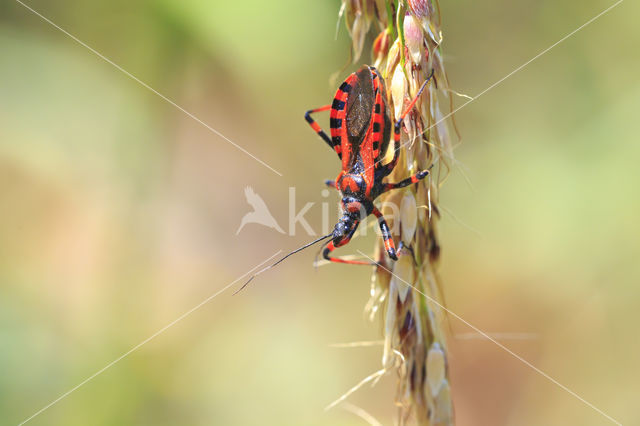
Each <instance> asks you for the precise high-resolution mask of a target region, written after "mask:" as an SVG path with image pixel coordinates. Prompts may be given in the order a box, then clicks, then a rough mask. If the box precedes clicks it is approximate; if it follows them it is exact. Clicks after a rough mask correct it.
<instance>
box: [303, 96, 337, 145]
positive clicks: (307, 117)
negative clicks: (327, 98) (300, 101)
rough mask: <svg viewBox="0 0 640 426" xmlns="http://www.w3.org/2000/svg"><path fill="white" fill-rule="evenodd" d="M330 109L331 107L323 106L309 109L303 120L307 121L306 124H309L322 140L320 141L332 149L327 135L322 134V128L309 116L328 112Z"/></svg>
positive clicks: (331, 143)
mask: <svg viewBox="0 0 640 426" xmlns="http://www.w3.org/2000/svg"><path fill="white" fill-rule="evenodd" d="M330 109H331V105H325V106H323V107H320V108H316V109H310V110H309V111H307V112H306V113H305V114H304V118H305V120H307V123H309V125H310V126H311V128H312V129H313V130H315V132H316V133H317V134H318V135H319V136H320V137H321V138H322V140H323V141H325V142H326V143H327V145H329V147H330V148H331V149H334V148H333V142H332V141H331V138H330V137H329V136H327V134H326V133H325V132H324V130H322V128H321V127H320V125H319V124H318V123H316V121H315V120H314V119H313V118H312V117H311V114H313V113H316V112H320V111H328V110H330Z"/></svg>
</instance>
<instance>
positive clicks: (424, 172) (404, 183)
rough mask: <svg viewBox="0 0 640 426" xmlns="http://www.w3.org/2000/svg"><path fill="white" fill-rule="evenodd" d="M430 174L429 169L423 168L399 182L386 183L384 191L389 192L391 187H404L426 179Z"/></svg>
mask: <svg viewBox="0 0 640 426" xmlns="http://www.w3.org/2000/svg"><path fill="white" fill-rule="evenodd" d="M428 175H429V170H422V171H420V172H418V173H416V174H415V175H413V176H411V177H408V178H406V179H404V180H401V181H400V182H398V183H385V184H384V188H383V190H382V192H387V191H389V190H391V189H396V188H404V187H405V186H409V185H411V184H413V183H418V181H420V180H422V179H424V178H425V177H427V176H428Z"/></svg>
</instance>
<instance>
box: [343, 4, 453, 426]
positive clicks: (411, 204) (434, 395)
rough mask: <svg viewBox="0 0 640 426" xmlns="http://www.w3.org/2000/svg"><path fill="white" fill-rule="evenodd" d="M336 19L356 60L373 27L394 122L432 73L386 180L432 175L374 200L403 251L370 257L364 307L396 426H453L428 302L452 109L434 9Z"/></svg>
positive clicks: (358, 8)
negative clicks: (378, 322)
mask: <svg viewBox="0 0 640 426" xmlns="http://www.w3.org/2000/svg"><path fill="white" fill-rule="evenodd" d="M436 1H437V0H436ZM341 11H342V12H344V13H345V21H346V23H347V27H348V28H349V32H350V34H351V35H352V38H353V49H354V52H355V55H354V57H355V58H356V60H357V58H358V57H359V56H360V52H361V51H362V46H363V43H364V39H365V35H366V34H363V31H364V32H365V33H366V31H368V30H370V29H371V28H379V33H378V35H377V37H376V39H375V41H374V43H373V52H372V59H373V65H374V66H375V67H376V68H378V69H379V70H380V71H381V72H382V75H383V77H384V78H385V80H386V83H387V87H388V89H389V90H388V96H389V99H388V103H389V106H390V110H391V111H392V112H393V115H394V118H396V119H397V117H399V116H400V114H401V113H402V112H403V111H404V109H405V108H406V107H407V105H408V103H409V102H410V100H411V99H412V97H413V96H415V94H416V93H417V91H418V89H419V88H420V86H421V85H422V83H423V82H424V81H425V80H426V79H427V78H428V77H429V75H430V73H431V70H432V69H433V71H434V77H435V79H434V81H433V82H431V83H430V84H429V85H428V88H427V90H425V93H424V94H423V96H422V99H421V101H420V102H418V103H417V104H416V108H415V109H414V110H413V111H412V112H411V113H409V115H408V116H407V118H406V119H405V121H404V125H403V131H402V135H401V147H402V148H401V152H400V158H399V161H398V164H397V166H396V168H395V169H394V171H393V173H392V174H391V175H390V176H389V178H388V180H389V181H391V182H397V181H399V180H401V179H403V178H405V177H407V176H409V175H410V174H413V173H415V172H417V171H418V170H423V169H426V168H428V167H430V166H432V165H434V167H433V169H432V174H431V176H430V177H429V178H427V179H424V180H422V181H420V182H419V183H418V184H415V185H412V186H410V187H407V188H406V189H404V190H397V191H391V192H389V193H387V194H385V195H383V196H382V197H380V198H381V199H380V201H381V204H382V211H383V213H384V214H385V217H387V220H388V222H389V225H390V227H391V228H392V230H393V233H394V240H395V243H396V246H399V244H400V243H401V242H402V245H403V246H404V247H405V248H404V249H402V250H400V252H399V259H398V260H397V261H396V262H392V261H389V259H388V257H387V255H386V252H385V249H384V245H383V244H382V243H381V240H380V239H378V240H377V241H378V242H377V243H376V244H377V246H376V250H375V258H376V260H377V261H378V262H380V263H381V264H382V265H383V266H384V267H379V268H377V269H376V271H375V272H374V274H373V277H372V283H371V298H370V300H369V303H368V304H367V307H366V309H367V311H368V312H369V315H370V317H371V318H372V319H373V318H374V317H375V316H376V314H380V316H382V317H383V325H384V349H383V358H382V363H383V368H385V369H387V370H391V369H395V370H396V371H397V374H398V379H399V380H398V389H397V396H396V405H397V406H398V421H397V423H398V424H407V423H410V422H413V423H415V424H419V425H452V424H453V423H454V420H453V408H452V402H451V389H450V385H449V374H448V363H447V346H446V341H445V331H444V328H445V320H446V318H445V312H443V310H442V308H440V307H439V306H438V304H435V303H433V300H435V301H437V302H438V303H439V304H444V302H443V299H442V292H441V289H440V282H439V278H438V274H437V262H438V258H439V254H440V246H439V244H438V239H437V232H436V229H437V222H438V220H439V217H440V215H439V211H438V207H437V205H438V194H439V189H440V184H441V182H442V181H443V180H444V178H445V177H446V175H447V174H448V170H449V164H450V162H451V161H453V152H452V147H451V139H450V138H451V132H450V131H449V127H448V124H447V123H446V122H445V121H441V120H442V118H443V117H444V116H445V114H443V112H442V111H443V107H442V103H445V104H446V110H447V112H448V111H450V110H451V109H452V105H451V100H450V98H449V93H450V90H449V87H448V84H449V83H448V81H447V77H446V73H445V69H444V65H443V61H442V53H441V43H442V34H441V31H440V23H439V9H438V7H437V3H436V4H435V5H434V3H432V2H431V1H430V0H405V1H403V0H400V1H392V0H343V6H342V9H341ZM390 145H391V146H392V145H393V144H390ZM387 157H388V158H389V157H390V153H387ZM389 204H393V205H395V206H399V215H396V217H394V216H393V215H392V214H391V213H392V211H390V210H387V209H385V205H389ZM385 268H388V270H386V269H385ZM389 270H390V271H392V273H390V272H389ZM406 283H410V284H411V285H407V284H406Z"/></svg>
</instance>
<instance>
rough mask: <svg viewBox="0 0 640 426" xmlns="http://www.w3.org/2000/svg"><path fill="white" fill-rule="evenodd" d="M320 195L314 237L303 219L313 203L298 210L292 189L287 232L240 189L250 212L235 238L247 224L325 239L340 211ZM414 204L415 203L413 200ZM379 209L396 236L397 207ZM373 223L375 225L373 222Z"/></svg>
mask: <svg viewBox="0 0 640 426" xmlns="http://www.w3.org/2000/svg"><path fill="white" fill-rule="evenodd" d="M320 194H321V195H322V198H323V199H324V200H325V201H323V202H321V203H320V208H321V212H320V213H321V220H322V223H321V224H320V227H321V234H317V233H316V231H315V230H314V229H313V228H312V227H311V225H310V224H309V222H308V221H307V219H306V218H305V216H306V214H307V213H309V212H310V210H311V209H312V208H313V207H314V205H315V204H316V203H314V202H307V203H305V204H304V205H303V206H302V207H301V208H298V206H297V205H296V204H297V203H296V188H294V187H290V188H289V208H288V219H287V230H286V231H285V230H283V229H282V228H281V227H280V225H279V224H278V221H277V220H276V219H275V217H273V215H272V214H271V211H270V210H269V208H268V207H267V203H266V202H265V201H264V199H263V198H262V197H260V196H259V195H258V194H257V193H256V192H255V191H254V189H253V188H252V187H250V186H247V187H246V188H245V189H244V195H245V198H246V199H247V203H248V204H249V205H250V206H251V207H253V211H251V212H249V213H247V214H245V215H244V216H243V217H242V220H241V222H240V226H239V227H238V230H237V231H236V235H238V234H240V231H241V230H242V229H243V228H244V227H245V225H248V224H258V225H262V226H266V227H267V228H271V229H275V230H276V231H278V232H279V233H281V234H287V235H289V236H292V237H293V236H295V235H296V231H297V230H298V229H299V228H301V229H302V230H304V232H305V233H306V234H307V235H309V236H317V235H325V234H327V233H329V231H330V229H332V228H333V225H334V224H335V223H337V222H338V220H339V218H340V216H341V215H342V213H343V212H342V207H341V204H340V203H339V202H338V203H337V204H334V203H332V202H329V200H328V197H329V195H330V193H329V191H328V190H327V189H323V190H322V191H321V192H320ZM414 203H415V200H414ZM331 205H334V206H335V207H336V208H334V209H331V207H330V206H331ZM380 209H384V212H385V216H386V218H387V220H389V219H391V222H390V223H392V226H391V228H392V232H394V233H397V232H398V229H397V227H398V223H399V221H398V220H395V219H396V218H399V217H400V207H399V206H397V205H396V204H395V203H394V202H390V201H386V202H383V203H381V205H380ZM332 210H333V211H334V212H336V213H337V214H335V213H334V214H332V213H330V212H331V211H332ZM366 218H367V214H366V212H364V211H361V212H360V221H364V220H365V219H366ZM376 223H377V221H376ZM367 228H368V226H366V225H361V226H360V228H359V231H358V232H359V234H360V235H363V236H364V235H367Z"/></svg>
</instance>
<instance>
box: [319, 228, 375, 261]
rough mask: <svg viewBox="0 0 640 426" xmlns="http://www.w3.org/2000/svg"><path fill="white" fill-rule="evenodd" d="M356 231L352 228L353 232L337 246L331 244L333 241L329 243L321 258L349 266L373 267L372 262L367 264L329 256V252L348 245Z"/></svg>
mask: <svg viewBox="0 0 640 426" xmlns="http://www.w3.org/2000/svg"><path fill="white" fill-rule="evenodd" d="M356 229H357V227H355V228H353V230H352V231H351V232H349V234H348V235H347V236H346V237H344V238H343V239H342V240H341V241H340V242H339V243H338V244H337V245H335V244H333V241H331V242H329V244H327V247H325V249H324V250H323V251H322V257H324V258H325V259H326V260H328V261H329V262H335V263H346V264H349V265H369V266H375V265H376V263H373V262H367V261H364V260H353V259H344V258H341V257H333V256H330V254H331V252H332V251H334V250H335V249H336V248H338V247H342V246H344V245H346V244H347V243H349V241H351V238H352V237H353V234H354V233H355V232H356Z"/></svg>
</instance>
